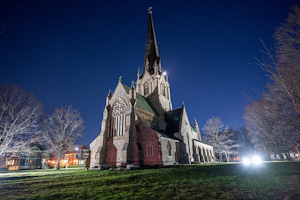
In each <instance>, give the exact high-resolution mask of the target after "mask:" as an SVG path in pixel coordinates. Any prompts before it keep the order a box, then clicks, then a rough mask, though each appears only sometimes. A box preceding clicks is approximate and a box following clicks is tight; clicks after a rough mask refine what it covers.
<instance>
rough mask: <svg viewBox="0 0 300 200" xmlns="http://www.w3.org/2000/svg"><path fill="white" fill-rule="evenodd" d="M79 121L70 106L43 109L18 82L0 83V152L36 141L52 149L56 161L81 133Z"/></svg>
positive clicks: (15, 150)
mask: <svg viewBox="0 0 300 200" xmlns="http://www.w3.org/2000/svg"><path fill="white" fill-rule="evenodd" d="M83 124H84V121H83V119H82V117H81V116H80V113H79V112H78V110H76V109H73V108H72V106H67V107H60V108H55V109H54V111H52V112H50V113H46V112H45V111H44V108H43V104H42V103H41V102H39V101H38V100H37V98H36V97H35V95H34V93H33V92H27V91H26V90H25V89H23V88H21V87H20V86H18V85H11V86H8V85H0V156H3V155H4V154H5V153H21V152H30V151H31V149H30V145H31V144H34V143H35V142H39V143H42V144H45V145H46V146H48V147H49V149H50V150H52V151H53V152H55V153H56V154H57V160H58V161H59V160H60V158H61V156H62V155H63V154H64V153H65V152H66V151H68V150H70V149H71V148H73V146H74V143H75V140H76V139H77V138H78V137H80V136H82V131H83V129H84V126H83ZM56 168H57V169H59V164H57V166H56Z"/></svg>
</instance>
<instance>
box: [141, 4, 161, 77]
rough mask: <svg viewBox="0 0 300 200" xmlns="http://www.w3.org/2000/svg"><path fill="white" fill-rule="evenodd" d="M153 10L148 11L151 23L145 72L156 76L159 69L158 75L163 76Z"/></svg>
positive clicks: (149, 25)
mask: <svg viewBox="0 0 300 200" xmlns="http://www.w3.org/2000/svg"><path fill="white" fill-rule="evenodd" d="M151 9H152V7H150V8H149V9H148V13H149V22H148V33H147V43H146V53H145V62H144V72H145V70H147V71H148V72H149V73H150V75H152V74H154V72H155V70H154V69H155V67H157V69H158V70H157V72H156V73H158V74H161V72H162V68H161V61H160V56H159V53H158V47H157V42H156V36H155V31H154V25H153V19H152V10H151Z"/></svg>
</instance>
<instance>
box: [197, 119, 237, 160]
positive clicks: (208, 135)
mask: <svg viewBox="0 0 300 200" xmlns="http://www.w3.org/2000/svg"><path fill="white" fill-rule="evenodd" d="M202 130H203V132H204V133H205V137H204V140H205V141H206V142H207V143H209V144H212V145H213V147H214V150H215V151H216V152H217V153H219V157H220V162H221V161H222V154H223V153H224V154H225V156H226V159H227V162H229V155H230V154H234V153H235V151H234V148H235V147H237V146H238V145H237V144H234V141H233V140H232V139H230V138H229V137H230V136H232V133H230V132H229V128H228V126H226V127H225V128H224V125H223V123H222V121H221V120H220V118H219V117H212V118H210V119H208V120H207V121H206V124H205V125H204V127H203V128H202Z"/></svg>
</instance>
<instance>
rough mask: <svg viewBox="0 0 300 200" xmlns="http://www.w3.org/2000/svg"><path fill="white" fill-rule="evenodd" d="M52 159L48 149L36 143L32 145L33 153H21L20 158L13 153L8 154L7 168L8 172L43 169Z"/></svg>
mask: <svg viewBox="0 0 300 200" xmlns="http://www.w3.org/2000/svg"><path fill="white" fill-rule="evenodd" d="M49 157H50V153H49V152H48V151H47V149H46V148H45V147H44V146H43V145H41V144H39V143H35V144H32V145H31V152H21V153H20V154H19V155H18V156H17V155H14V154H13V153H7V154H6V159H5V166H4V168H7V169H8V170H19V169H42V168H43V167H44V165H45V164H43V162H44V163H45V162H46V161H47V160H48V159H49Z"/></svg>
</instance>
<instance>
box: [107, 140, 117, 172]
mask: <svg viewBox="0 0 300 200" xmlns="http://www.w3.org/2000/svg"><path fill="white" fill-rule="evenodd" d="M116 161H117V148H116V147H115V145H114V143H113V138H112V137H110V138H107V157H106V162H107V163H108V164H110V165H111V166H115V165H116Z"/></svg>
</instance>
